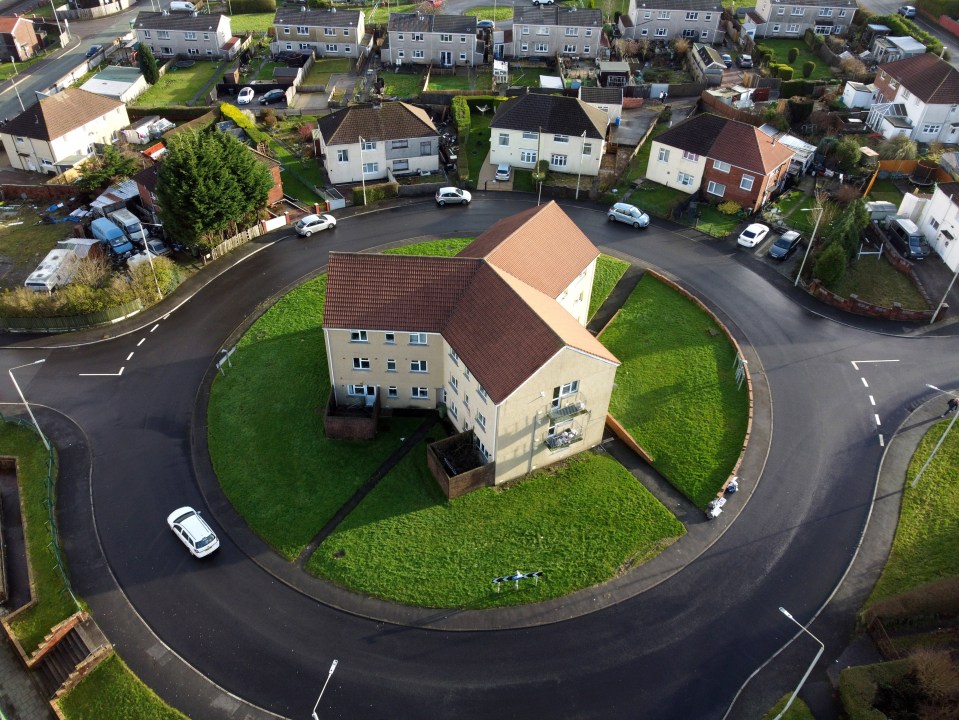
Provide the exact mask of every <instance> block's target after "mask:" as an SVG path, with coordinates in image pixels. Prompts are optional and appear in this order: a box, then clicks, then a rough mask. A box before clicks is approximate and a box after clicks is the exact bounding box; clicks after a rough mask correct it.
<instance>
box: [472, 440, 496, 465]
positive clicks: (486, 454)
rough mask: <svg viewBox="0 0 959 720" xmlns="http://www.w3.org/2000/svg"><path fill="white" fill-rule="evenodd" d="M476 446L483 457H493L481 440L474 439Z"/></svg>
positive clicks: (488, 458)
mask: <svg viewBox="0 0 959 720" xmlns="http://www.w3.org/2000/svg"><path fill="white" fill-rule="evenodd" d="M476 447H478V448H479V451H480V452H481V453H483V457H485V458H486V459H487V460H492V459H493V456H492V454H491V453H490V451H489V450H487V449H486V446H485V445H484V444H483V443H482V442H481V441H479V440H477V441H476Z"/></svg>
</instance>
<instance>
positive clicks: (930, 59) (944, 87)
mask: <svg viewBox="0 0 959 720" xmlns="http://www.w3.org/2000/svg"><path fill="white" fill-rule="evenodd" d="M879 69H880V70H881V71H882V72H884V73H886V74H887V75H890V76H892V77H893V78H895V79H896V80H898V81H899V82H900V83H902V86H903V87H904V88H906V89H907V90H908V91H909V92H911V93H912V94H913V95H915V96H916V97H918V98H919V99H920V100H922V101H923V102H924V103H928V104H933V105H954V104H956V103H959V71H957V70H956V69H955V68H954V67H953V66H952V65H950V64H949V63H947V62H946V61H945V60H940V59H939V58H938V57H936V56H935V55H933V54H932V53H925V54H923V55H914V56H913V57H909V58H905V59H904V60H897V61H896V62H891V63H887V64H885V65H880V66H879Z"/></svg>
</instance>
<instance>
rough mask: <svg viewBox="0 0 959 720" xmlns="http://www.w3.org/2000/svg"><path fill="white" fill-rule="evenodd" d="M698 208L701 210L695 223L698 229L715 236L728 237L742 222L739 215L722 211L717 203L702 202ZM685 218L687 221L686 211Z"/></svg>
mask: <svg viewBox="0 0 959 720" xmlns="http://www.w3.org/2000/svg"><path fill="white" fill-rule="evenodd" d="M696 209H697V210H698V211H699V217H698V218H696V220H695V223H694V224H695V226H696V229H698V230H699V231H700V232H704V233H706V234H707V235H712V236H713V237H718V238H724V237H727V236H728V235H729V234H730V233H731V232H732V231H733V230H735V229H736V227H737V226H738V225H739V223H740V222H741V220H740V218H739V217H738V216H737V215H726V214H724V213H721V212H719V210H718V209H716V206H715V205H709V204H708V203H700V204H699V205H698V206H697V208H696ZM683 219H684V222H685V213H684V218H683ZM687 224H688V223H687Z"/></svg>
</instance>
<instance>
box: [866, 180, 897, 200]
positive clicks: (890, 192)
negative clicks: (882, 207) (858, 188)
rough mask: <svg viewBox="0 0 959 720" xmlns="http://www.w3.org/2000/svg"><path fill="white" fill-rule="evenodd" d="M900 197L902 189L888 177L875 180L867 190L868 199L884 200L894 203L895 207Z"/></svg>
mask: <svg viewBox="0 0 959 720" xmlns="http://www.w3.org/2000/svg"><path fill="white" fill-rule="evenodd" d="M902 198H903V195H902V191H901V190H900V189H899V188H897V187H896V184H895V183H894V182H893V181H892V180H890V179H888V178H887V179H885V180H876V182H874V183H873V184H872V188H871V189H870V190H869V200H885V201H887V202H891V203H894V204H895V205H896V207H899V203H900V202H902Z"/></svg>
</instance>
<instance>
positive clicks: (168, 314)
mask: <svg viewBox="0 0 959 720" xmlns="http://www.w3.org/2000/svg"><path fill="white" fill-rule="evenodd" d="M168 317H170V313H167V314H166V315H164V316H163V317H161V318H160V319H161V320H166V319H167V318H168Z"/></svg>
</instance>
